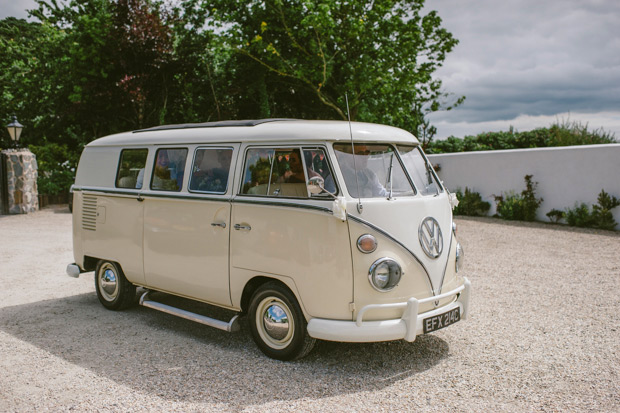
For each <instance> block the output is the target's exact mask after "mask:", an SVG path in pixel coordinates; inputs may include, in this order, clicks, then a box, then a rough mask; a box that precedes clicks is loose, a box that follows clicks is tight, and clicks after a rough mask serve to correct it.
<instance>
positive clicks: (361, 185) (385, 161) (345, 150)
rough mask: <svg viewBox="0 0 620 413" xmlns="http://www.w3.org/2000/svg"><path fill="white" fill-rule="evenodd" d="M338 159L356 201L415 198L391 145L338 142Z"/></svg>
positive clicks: (335, 145) (345, 180) (348, 187)
mask: <svg viewBox="0 0 620 413" xmlns="http://www.w3.org/2000/svg"><path fill="white" fill-rule="evenodd" d="M334 150H335V151H336V158H337V159H338V164H339V166H340V171H341V172H342V175H343V176H344V182H345V184H346V186H347V190H348V191H349V194H351V196H352V197H354V198H382V197H385V198H388V197H391V196H393V197H398V196H412V195H415V191H414V190H413V188H412V186H411V183H410V182H409V179H407V175H406V174H405V172H404V170H403V167H402V165H401V164H400V161H399V160H398V155H397V154H396V151H395V150H394V148H393V147H392V146H391V145H385V144H376V143H372V144H364V143H356V144H354V145H351V144H350V143H336V144H334Z"/></svg>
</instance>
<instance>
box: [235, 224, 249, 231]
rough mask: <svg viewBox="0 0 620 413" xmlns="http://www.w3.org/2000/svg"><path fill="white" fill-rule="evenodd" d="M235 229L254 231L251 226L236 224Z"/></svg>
mask: <svg viewBox="0 0 620 413" xmlns="http://www.w3.org/2000/svg"><path fill="white" fill-rule="evenodd" d="M235 229H236V230H237V231H239V230H241V229H243V230H246V231H250V230H251V229H252V227H251V226H249V225H239V224H235Z"/></svg>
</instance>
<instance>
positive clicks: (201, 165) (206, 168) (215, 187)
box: [189, 148, 233, 194]
mask: <svg viewBox="0 0 620 413" xmlns="http://www.w3.org/2000/svg"><path fill="white" fill-rule="evenodd" d="M232 153H233V150H232V148H213V149H211V148H209V149H197V150H196V155H195V156H194V164H193V166H192V176H191V179H190V183H189V190H190V191H193V192H208V193H216V194H224V193H226V190H227V188H228V176H229V174H230V161H231V159H232Z"/></svg>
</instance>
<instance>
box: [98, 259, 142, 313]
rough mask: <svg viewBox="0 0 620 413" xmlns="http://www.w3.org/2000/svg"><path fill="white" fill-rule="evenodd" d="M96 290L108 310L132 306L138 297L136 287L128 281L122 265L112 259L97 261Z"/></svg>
mask: <svg viewBox="0 0 620 413" xmlns="http://www.w3.org/2000/svg"><path fill="white" fill-rule="evenodd" d="M95 290H96V291H97V297H98V298H99V301H100V302H101V304H103V306H104V307H105V308H107V309H108V310H123V309H125V308H127V307H130V306H131V305H132V304H133V303H134V299H135V297H136V287H135V286H134V285H133V284H131V283H130V282H129V281H127V278H125V274H124V273H123V270H122V269H121V266H120V265H118V264H117V263H115V262H112V261H104V260H101V261H99V262H98V263H97V268H96V270H95Z"/></svg>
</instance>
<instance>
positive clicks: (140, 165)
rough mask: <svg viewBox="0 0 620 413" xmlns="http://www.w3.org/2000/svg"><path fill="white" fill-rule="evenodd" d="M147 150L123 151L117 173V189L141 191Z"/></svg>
mask: <svg viewBox="0 0 620 413" xmlns="http://www.w3.org/2000/svg"><path fill="white" fill-rule="evenodd" d="M148 153H149V151H148V150H147V149H123V150H122V151H121V160H120V162H119V164H118V171H117V173H116V187H117V188H131V189H141V188H142V181H143V179H144V166H145V165H146V156H147V155H148Z"/></svg>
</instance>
